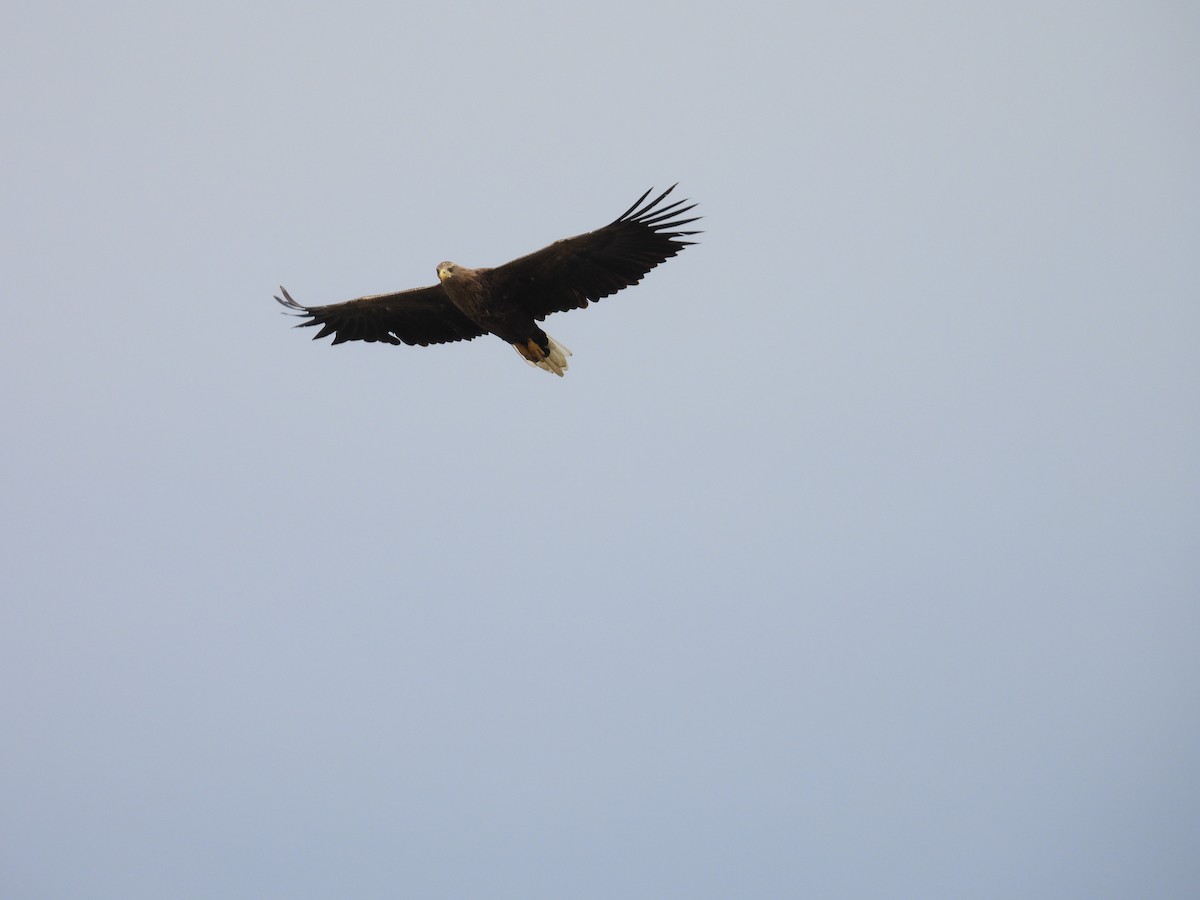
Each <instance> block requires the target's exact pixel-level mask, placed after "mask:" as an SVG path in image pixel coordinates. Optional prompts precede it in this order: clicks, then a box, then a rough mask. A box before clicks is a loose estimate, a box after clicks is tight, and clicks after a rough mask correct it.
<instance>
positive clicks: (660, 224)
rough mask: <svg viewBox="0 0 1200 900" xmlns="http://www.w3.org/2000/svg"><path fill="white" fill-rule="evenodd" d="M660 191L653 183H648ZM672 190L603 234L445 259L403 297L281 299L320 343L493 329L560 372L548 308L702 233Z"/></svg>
mask: <svg viewBox="0 0 1200 900" xmlns="http://www.w3.org/2000/svg"><path fill="white" fill-rule="evenodd" d="M651 190H653V188H651ZM673 190H675V185H671V187H669V188H667V189H666V190H665V191H663V193H661V194H660V195H659V196H657V197H655V198H654V199H653V200H651V201H650V202H649V203H645V205H643V202H644V201H645V199H646V198H647V197H648V196H650V191H646V193H644V194H642V196H641V197H639V198H638V200H637V202H636V203H635V204H633V206H631V207H629V209H627V210H625V212H624V213H622V214H621V215H620V216H619V217H618V218H617V219H616V220H615V221H613V222H612V223H611V224H609V225H605V226H604V227H603V228H600V229H597V230H596V231H589V232H588V233H587V234H580V235H577V236H575V237H570V238H564V239H563V240H561V241H555V242H554V243H553V244H551V245H550V246H548V247H543V248H542V249H541V250H538V251H537V252H536V253H531V254H529V255H528V256H522V257H521V258H520V259H514V260H513V261H512V262H506V263H505V264H504V265H502V266H496V267H495V268H492V269H468V268H467V267H466V266H460V265H458V264H457V263H452V262H442V263H438V267H437V274H438V283H437V284H435V285H433V286H431V287H422V288H413V289H412V290H407V291H401V292H400V293H398V294H375V295H373V296H370V297H359V298H358V299H357V300H348V301H346V302H345V303H334V304H331V305H329V306H301V305H300V304H299V303H297V302H296V301H295V300H293V299H292V296H291V294H289V293H288V292H287V291H286V290H285V289H284V288H283V287H282V286H281V287H280V288H279V290H280V291H282V292H283V296H282V297H276V298H275V299H276V300H278V301H279V302H280V303H282V304H283V305H284V306H286V307H287V308H288V310H289V311H291V312H294V313H295V314H297V315H301V316H307V317H308V321H307V322H301V323H300V325H299V326H297V327H305V326H312V325H320V326H321V330H320V331H318V332H317V334H316V335H315V336H314V338H313V340H316V338H322V337H325V336H326V335H330V334H332V335H333V343H335V344H340V343H342V342H343V341H371V342H373V341H383V342H384V343H388V344H402V343H403V344H420V345H421V346H422V347H424V346H427V345H429V344H445V343H449V342H450V341H469V340H472V339H473V338H477V337H479V336H480V335H481V334H494V335H496V337H498V338H500V339H501V340H505V341H508V343H510V344H512V345H513V347H514V348H515V349H516V351H517V352H518V353H519V354H521V356H522V357H523V358H524V359H525V360H526V362H528V363H529V364H530V365H533V366H537V367H538V368H540V369H545V370H546V371H547V372H553V373H554V374H555V375H558V376H561V375H562V374H563V372H565V371H566V369H567V357H568V356H570V355H571V351H570V350H568V349H567V348H566V347H564V346H563V345H562V344H560V343H558V342H557V341H555V340H554V338H552V337H550V335H548V334H546V332H544V331H543V330H542V329H541V328H539V327H538V324H537V323H538V322H540V321H541V320H542V319H544V318H546V316H548V315H550V314H551V313H556V312H565V311H566V310H568V309H582V308H583V307H585V306H587V305H588V302H589V301H595V300H599V299H600V298H601V297H607V296H608V295H609V294H615V293H616V292H617V291H619V290H621V289H622V288H626V287H629V286H630V285H634V284H637V283H638V282H639V281H641V280H642V277H643V276H644V275H645V274H646V273H647V272H649V271H650V270H651V269H653V268H654V267H655V266H657V265H658V264H659V263H661V262H663V261H664V260H666V259H669V258H670V257H672V256H674V255H675V254H676V253H678V252H679V251H680V250H682V249H683V248H684V247H686V246H688V245H689V244H691V243H693V242H692V241H688V240H682V238H686V237H688V236H690V235H694V234H699V232H697V231H680V230H679V229H680V228H682V227H683V226H684V225H688V224H690V223H692V222H695V221H697V220H698V219H699V218H700V217H699V216H695V217H693V218H690V219H681V218H679V216H681V215H683V214H684V213H686V212H688V211H689V210H690V209H692V208H693V207H694V206H695V204H694V203H693V204H691V205H690V206H683V205H682V204H684V203H687V201H686V200H676V201H675V202H674V203H669V204H667V205H666V206H660V205H659V204H660V203H662V201H663V199H664V198H665V197H666V196H667V195H668V194H670V193H671V191H673Z"/></svg>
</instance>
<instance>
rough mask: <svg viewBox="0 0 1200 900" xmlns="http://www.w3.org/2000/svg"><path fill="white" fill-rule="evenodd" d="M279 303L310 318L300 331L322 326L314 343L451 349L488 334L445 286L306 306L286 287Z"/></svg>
mask: <svg viewBox="0 0 1200 900" xmlns="http://www.w3.org/2000/svg"><path fill="white" fill-rule="evenodd" d="M279 290H280V291H282V292H283V296H282V297H276V298H275V299H276V300H278V301H279V302H280V303H282V304H283V305H284V306H285V307H287V308H288V309H289V310H291V311H292V312H294V313H296V314H297V315H300V316H308V317H309V321H307V322H301V323H300V324H299V325H297V326H296V327H297V328H303V327H309V326H312V325H320V326H321V330H320V331H318V332H317V333H316V334H315V335H313V340H314V341H315V340H316V339H317V338H323V337H325V336H326V335H329V334H332V335H333V342H334V343H335V344H340V343H342V342H343V341H368V342H374V341H383V342H384V343H388V344H400V343H404V344H420V345H421V346H425V345H427V344H446V343H449V342H450V341H469V340H471V339H472V338H477V337H479V336H480V335H481V334H483V333H484V331H483V329H482V328H480V327H479V326H478V325H476V324H475V323H474V322H472V321H471V320H470V319H468V318H467V317H466V316H464V315H463V314H462V313H461V312H459V311H458V309H457V308H456V307H455V306H454V305H453V304H452V303H451V302H450V299H449V298H448V297H447V296H446V292H445V291H443V290H442V286H441V285H440V284H436V285H434V286H433V287H424V288H413V289H412V290H410V291H401V292H400V293H398V294H376V295H374V296H371V297H359V298H358V299H357V300H347V301H346V302H345V303H334V304H331V305H329V306H301V305H300V304H299V303H297V302H296V301H295V300H293V299H292V295H291V294H289V293H288V292H287V291H286V290H285V289H284V288H283V287H280V288H279Z"/></svg>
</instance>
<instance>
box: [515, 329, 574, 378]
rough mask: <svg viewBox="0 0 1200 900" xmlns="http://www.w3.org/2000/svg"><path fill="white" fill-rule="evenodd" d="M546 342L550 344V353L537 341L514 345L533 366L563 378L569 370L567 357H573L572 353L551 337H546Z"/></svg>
mask: <svg viewBox="0 0 1200 900" xmlns="http://www.w3.org/2000/svg"><path fill="white" fill-rule="evenodd" d="M546 340H547V341H549V342H550V352H549V353H547V352H546V351H544V350H543V349H542V348H541V347H539V346H538V344H537V341H532V340H531V341H528V342H527V343H524V344H513V348H514V349H515V350H516V351H517V352H518V353H520V354H521V358H522V359H523V360H525V362H527V363H529V364H530V365H531V366H537V368H539V369H545V370H546V371H547V372H553V373H554V374H555V375H557V376H558V377H559V378H562V376H563V373H564V372H566V371H567V369H568V366H567V357H568V356H570V355H571V351H570V350H568V349H567V348H566V347H564V346H563V345H562V344H560V343H559V342H558V341H556V340H555V339H554V338H552V337H550V335H546Z"/></svg>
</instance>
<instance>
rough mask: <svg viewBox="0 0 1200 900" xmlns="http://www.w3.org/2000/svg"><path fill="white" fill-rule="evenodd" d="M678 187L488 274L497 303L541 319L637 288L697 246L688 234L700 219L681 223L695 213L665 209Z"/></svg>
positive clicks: (680, 206) (680, 207)
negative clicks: (655, 270) (667, 262)
mask: <svg viewBox="0 0 1200 900" xmlns="http://www.w3.org/2000/svg"><path fill="white" fill-rule="evenodd" d="M675 187H676V186H675V185H671V187H669V188H667V189H666V190H665V191H663V192H662V193H661V194H659V195H658V196H657V197H655V198H654V199H653V200H651V201H650V202H648V203H646V202H645V200H646V198H647V197H649V196H650V194H651V192H652V191H653V190H654V189H653V188H651V189H650V190H649V191H646V193H644V194H642V196H641V197H639V198H638V199H637V202H636V203H634V204H633V205H632V206H631V207H629V209H627V210H625V212H623V213H621V215H620V216H618V217H617V218H616V219H614V220H613V221H612V222H610V223H609V224H608V225H605V226H604V227H603V228H600V229H597V230H596V231H589V232H588V233H586V234H580V235H576V236H575V237H569V238H565V239H563V240H561V241H555V242H554V243H553V244H551V245H550V246H548V247H543V248H542V249H541V250H538V251H537V252H536V253H530V254H529V255H528V256H522V257H521V258H520V259H514V260H513V261H512V262H508V263H505V264H504V265H502V266H497V267H496V268H494V269H490V270H487V278H488V281H489V285H490V289H491V293H492V296H493V298H501V299H503V300H505V301H506V302H510V303H515V304H516V305H518V306H519V307H521V308H522V309H524V310H525V311H526V312H527V313H529V314H530V315H532V316H533V317H534V318H535V319H544V318H545V317H546V316H548V315H550V314H551V313H556V312H565V311H566V310H569V309H581V308H583V307H585V306H587V305H588V303H589V302H593V301H596V300H599V299H601V298H602V297H607V296H609V295H611V294H615V293H616V292H617V291H619V290H621V289H623V288H627V287H630V286H632V285H635V284H637V283H638V282H639V281H641V280H642V278H643V277H645V275H646V273H647V272H649V271H650V270H651V269H653V268H654V267H655V266H657V265H658V264H659V263H661V262H663V261H665V260H667V259H670V258H671V257H672V256H674V255H675V254H677V253H678V252H679V251H680V250H682V249H683V248H684V247H687V246H689V245H690V244H692V243H694V242H693V241H689V240H685V238H688V237H690V236H692V235H695V234H699V233H700V232H698V231H683V230H681V229H682V228H683V226H685V225H690V224H691V223H692V222H696V221H698V220H699V219H700V216H693V217H691V218H679V217H680V216H683V215H685V214H686V213H687V212H689V211H690V210H692V209H694V208H695V205H696V204H694V203H692V204H688V205H684V204H687V203H688V201H687V200H676V201H675V202H673V203H669V204H667V205H666V206H660V205H659V204H660V203H661V202H662V201H663V200H664V199H665V198H666V197H667V195H668V194H670V193H671V191H673V190H675Z"/></svg>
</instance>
